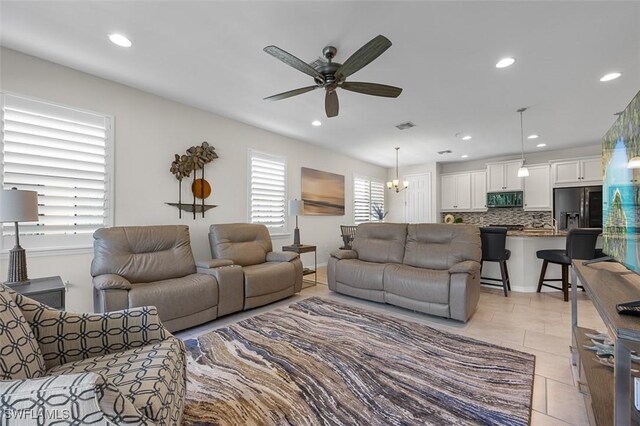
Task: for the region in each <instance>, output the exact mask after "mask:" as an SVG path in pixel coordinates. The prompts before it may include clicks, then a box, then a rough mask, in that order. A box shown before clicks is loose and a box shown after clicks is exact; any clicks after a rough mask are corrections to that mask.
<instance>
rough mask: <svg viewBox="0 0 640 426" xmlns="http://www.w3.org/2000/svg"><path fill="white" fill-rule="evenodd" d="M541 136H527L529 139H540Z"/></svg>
mask: <svg viewBox="0 0 640 426" xmlns="http://www.w3.org/2000/svg"><path fill="white" fill-rule="evenodd" d="M539 137H540V136H538V135H529V136H527V139H538V138H539Z"/></svg>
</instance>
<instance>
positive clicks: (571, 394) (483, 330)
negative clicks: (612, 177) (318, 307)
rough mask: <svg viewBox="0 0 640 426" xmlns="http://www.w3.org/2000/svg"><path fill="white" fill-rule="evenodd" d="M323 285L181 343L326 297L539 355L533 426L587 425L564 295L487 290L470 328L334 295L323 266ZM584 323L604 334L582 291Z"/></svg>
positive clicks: (188, 334) (202, 329)
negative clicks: (272, 312)
mask: <svg viewBox="0 0 640 426" xmlns="http://www.w3.org/2000/svg"><path fill="white" fill-rule="evenodd" d="M318 283H319V284H318V285H317V286H312V287H309V288H305V289H303V290H302V292H301V293H300V294H299V295H296V296H294V297H291V298H289V299H286V300H281V301H279V302H276V303H273V304H271V305H268V306H263V307H260V308H256V309H252V310H250V311H245V312H239V313H237V314H233V315H229V316H226V317H223V318H220V319H218V320H216V321H213V322H210V323H208V324H204V325H201V326H199V327H194V328H191V329H189V330H185V331H182V332H179V333H177V336H178V337H180V338H182V339H189V338H194V337H197V336H198V335H200V334H203V333H206V332H209V331H211V330H214V329H216V328H219V327H224V326H226V325H229V324H231V323H234V322H237V321H239V320H242V319H245V318H248V317H251V316H254V315H258V314H260V313H263V312H266V311H269V310H272V309H275V308H279V307H284V306H288V305H290V304H291V303H293V302H295V301H297V300H300V299H303V298H307V297H311V296H322V297H327V298H332V299H335V300H338V301H340V302H343V303H350V304H353V305H358V306H362V307H366V308H369V309H374V310H376V311H380V312H383V313H386V314H390V315H395V316H398V317H402V318H405V319H409V320H413V321H417V322H420V323H424V324H427V325H429V326H431V327H435V328H439V329H442V330H446V331H449V332H452V333H458V334H462V335H465V336H470V337H473V338H476V339H478V340H484V341H488V342H491V343H495V344H498V345H502V346H507V347H510V348H513V349H517V350H520V351H523V352H528V353H531V354H533V355H535V356H536V371H535V373H536V374H535V379H534V390H533V413H532V417H531V421H532V423H531V424H532V425H534V426H535V425H587V424H588V420H587V414H586V409H585V405H584V399H583V397H582V394H580V393H579V392H578V388H577V387H576V385H575V384H576V380H577V378H576V377H574V372H575V370H574V369H573V368H572V367H571V362H570V353H569V345H570V341H571V330H570V327H571V306H570V303H568V302H564V301H563V300H562V295H561V293H560V292H559V291H557V292H556V291H552V292H545V293H540V294H538V293H514V292H512V293H511V294H510V295H509V297H508V298H507V297H504V295H503V294H502V290H494V289H491V288H484V287H483V289H482V293H481V295H480V302H479V304H478V309H477V311H476V313H475V314H474V316H473V317H472V318H471V320H470V321H469V322H467V323H466V324H462V323H459V322H457V321H452V320H446V319H443V318H437V317H431V316H429V315H424V314H421V313H417V312H412V311H408V310H406V309H402V308H396V307H393V306H389V305H383V304H379V303H374V302H368V301H365V300H359V299H355V298H352V297H348V296H344V295H340V294H337V293H334V292H332V291H330V290H329V289H328V287H327V286H326V268H319V274H318ZM578 312H579V324H580V325H581V326H584V327H589V328H594V329H597V330H604V329H605V328H604V324H603V323H602V320H601V319H600V316H599V315H598V313H597V312H596V310H595V308H594V307H593V304H592V303H591V301H590V300H589V299H588V298H587V296H586V295H585V294H584V293H582V292H581V293H579V302H578Z"/></svg>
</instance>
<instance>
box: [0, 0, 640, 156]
mask: <svg viewBox="0 0 640 426" xmlns="http://www.w3.org/2000/svg"><path fill="white" fill-rule="evenodd" d="M1 7H2V13H1V15H2V16H1V19H2V20H1V28H2V45H4V46H6V47H9V48H12V49H16V50H19V51H22V52H26V53H28V54H31V55H34V56H38V57H41V58H44V59H48V60H50V61H53V62H57V63H60V64H63V65H67V66H70V67H73V68H76V69H79V70H82V71H86V72H88V73H91V74H95V75H98V76H100V77H104V78H107V79H110V80H114V81H117V82H121V83H124V84H127V85H130V86H133V87H136V88H140V89H143V90H146V91H149V92H152V93H156V94H159V95H162V96H165V97H167V98H170V99H174V100H177V101H180V102H183V103H185V104H189V105H193V106H196V107H199V108H202V109H205V110H208V111H211V112H214V113H217V114H220V115H223V116H226V117H230V118H233V119H236V120H239V121H242V122H245V123H248V124H251V125H254V126H257V127H261V128H264V129H267V130H271V131H273V132H276V133H280V134H283V135H287V136H290V137H293V138H297V139H299V140H303V141H308V142H311V143H314V144H318V145H322V146H325V147H328V148H331V149H335V150H337V151H341V152H343V153H345V154H348V155H351V156H353V157H356V158H360V159H363V160H365V161H369V162H372V163H375V164H379V165H383V166H392V165H393V164H394V161H395V158H394V155H395V154H394V150H393V147H395V146H400V147H401V148H402V149H401V150H400V164H401V165H408V164H416V163H419V162H427V161H459V160H460V155H462V154H468V155H469V160H473V159H478V158H484V157H491V156H497V155H507V154H515V153H519V152H520V129H519V116H518V114H517V113H516V109H518V108H519V107H523V106H524V107H529V108H530V109H529V110H528V111H527V112H526V113H525V115H524V122H525V132H526V133H527V134H529V133H538V134H540V136H541V137H540V139H538V140H526V141H525V151H526V152H533V151H536V150H538V149H539V148H536V147H535V145H536V144H537V143H540V142H545V143H547V144H548V146H547V147H546V148H544V149H558V148H564V147H572V146H579V145H586V144H593V143H597V142H598V141H599V140H600V137H601V136H602V135H603V134H604V133H605V131H606V130H607V129H608V128H609V126H610V125H611V124H612V123H613V121H614V119H615V117H614V115H613V114H614V113H615V112H616V111H620V110H622V109H624V107H625V106H626V105H627V103H628V102H629V101H630V100H631V98H632V97H633V96H634V95H635V93H636V92H637V91H638V90H639V89H640V2H637V1H631V2H613V1H604V2H590V1H588V2H579V1H569V2H560V1H553V2H551V1H549V2H525V1H514V2H479V1H474V2H451V1H450V2H403V1H379V2H363V1H356V2H337V1H323V2H309V1H297V2H296V1H294V2H282V1H280V2H273V1H258V2H246V1H234V2H222V1H194V2H187V1H121V2H120V1H83V2H77V1H2V3H1ZM112 32H121V33H123V34H125V35H126V36H128V37H129V38H130V39H131V40H132V41H133V47H132V48H130V49H123V48H119V47H117V46H115V45H113V44H111V43H110V42H109V40H108V39H107V37H106V35H107V34H108V33H112ZM378 34H383V35H385V36H387V37H388V38H389V39H390V40H391V41H392V42H393V46H392V47H391V48H390V49H389V50H387V51H386V52H385V53H384V54H383V55H382V56H380V57H379V58H378V59H377V60H375V61H374V62H372V63H371V64H370V65H368V66H367V67H366V68H364V69H363V70H361V71H359V72H358V73H356V74H354V75H352V76H351V77H349V79H348V80H350V81H371V82H379V83H384V84H390V85H395V86H399V87H402V88H404V91H403V93H402V94H401V95H400V97H399V98H397V99H386V98H378V97H372V96H365V95H361V94H357V93H353V92H347V91H340V92H339V98H340V116H339V117H336V118H332V119H327V118H326V117H325V116H324V93H322V92H321V91H314V92H310V93H307V94H304V95H300V96H297V97H294V98H290V99H286V100H282V101H279V102H265V101H263V100H262V98H263V97H265V96H269V95H272V94H275V93H279V92H283V91H286V90H291V89H295V88H298V87H303V86H308V85H311V84H313V83H312V79H311V77H308V76H306V75H305V74H303V73H301V72H299V71H296V70H294V69H293V68H290V67H288V66H286V65H285V64H283V63H281V62H279V61H277V60H276V59H274V58H273V57H271V56H269V55H267V54H266V53H264V52H263V51H262V48H263V47H265V46H267V45H271V44H274V45H277V46H279V47H281V48H282V49H284V50H286V51H288V52H290V53H292V54H294V55H295V56H298V57H299V58H301V59H303V60H305V61H307V62H312V61H313V60H315V59H317V58H318V57H319V56H320V54H321V50H322V48H323V47H324V46H326V45H333V46H336V47H337V48H338V54H337V57H336V61H337V62H344V60H345V59H346V58H347V57H348V56H349V55H351V54H352V53H353V52H355V51H356V50H357V49H358V48H359V47H360V46H361V45H363V44H364V43H366V42H367V41H369V40H370V39H371V38H373V37H374V36H376V35H378ZM505 56H513V57H516V58H517V62H516V64H515V65H513V66H512V67H510V68H506V69H501V70H500V69H496V68H495V66H494V65H495V63H496V62H497V61H498V60H499V59H500V58H502V57H505ZM611 71H619V72H621V73H623V75H622V77H621V78H619V79H617V80H614V81H611V82H608V83H601V82H599V81H598V80H599V78H600V77H601V76H602V75H604V74H605V73H608V72H611ZM315 119H320V120H321V121H322V123H323V125H322V126H321V127H318V128H316V127H312V126H311V125H310V123H311V121H312V120H315ZM407 120H410V121H413V122H414V123H415V124H416V125H417V127H415V128H413V129H409V130H405V131H399V130H397V129H396V128H395V127H394V125H396V124H398V123H401V122H403V121H407ZM458 132H462V134H461V135H460V136H462V135H463V134H466V133H468V134H471V135H472V136H473V139H472V140H471V141H469V142H463V141H461V140H460V139H459V138H456V137H455V134H456V133H458ZM444 149H451V150H452V151H453V154H449V155H443V156H440V155H438V154H437V151H440V150H444Z"/></svg>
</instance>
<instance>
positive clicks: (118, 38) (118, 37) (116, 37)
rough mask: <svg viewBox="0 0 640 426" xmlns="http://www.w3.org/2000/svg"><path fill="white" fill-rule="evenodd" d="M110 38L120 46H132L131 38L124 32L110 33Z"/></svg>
mask: <svg viewBox="0 0 640 426" xmlns="http://www.w3.org/2000/svg"><path fill="white" fill-rule="evenodd" d="M109 40H111V43H113V44H117V45H118V46H120V47H131V40H129V39H128V38H126V37H125V36H123V35H122V34H117V33H113V34H109Z"/></svg>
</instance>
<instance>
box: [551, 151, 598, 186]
mask: <svg viewBox="0 0 640 426" xmlns="http://www.w3.org/2000/svg"><path fill="white" fill-rule="evenodd" d="M551 181H552V184H553V186H583V185H602V157H585V158H574V159H570V160H562V161H553V162H552V163H551Z"/></svg>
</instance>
